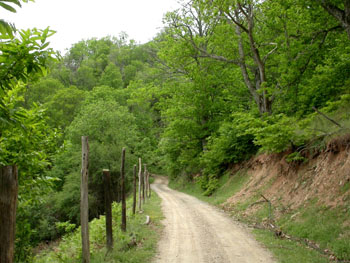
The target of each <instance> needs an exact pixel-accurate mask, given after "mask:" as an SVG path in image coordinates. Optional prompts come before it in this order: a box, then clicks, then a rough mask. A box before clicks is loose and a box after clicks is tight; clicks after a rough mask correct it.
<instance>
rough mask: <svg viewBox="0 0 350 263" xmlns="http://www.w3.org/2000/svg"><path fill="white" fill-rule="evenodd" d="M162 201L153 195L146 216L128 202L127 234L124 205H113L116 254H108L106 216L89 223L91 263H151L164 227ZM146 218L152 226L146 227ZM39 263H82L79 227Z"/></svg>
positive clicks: (37, 262) (39, 256)
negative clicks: (124, 228) (122, 218)
mask: <svg viewBox="0 0 350 263" xmlns="http://www.w3.org/2000/svg"><path fill="white" fill-rule="evenodd" d="M160 202H161V200H160V198H159V197H158V196H157V195H156V194H155V193H154V192H153V193H152V197H151V199H150V200H148V201H147V203H146V204H145V205H144V213H142V214H139V213H136V215H132V211H131V206H132V200H131V199H129V200H128V201H127V207H129V209H128V210H127V232H126V233H123V232H121V230H120V222H121V205H120V204H116V203H113V208H112V213H113V238H114V248H113V251H111V252H109V253H107V250H106V247H105V244H106V233H105V217H104V216H100V218H98V219H94V220H92V221H91V222H90V224H89V230H90V252H91V261H90V262H91V263H94V262H95V263H100V262H109V263H117V262H130V263H132V262H134V263H139V262H145V263H146V262H151V259H152V258H153V257H154V255H155V253H156V248H157V241H158V238H159V232H160V230H161V228H162V225H161V223H160V220H161V219H162V218H163V215H162V212H161V206H160ZM146 215H149V216H150V218H151V223H150V224H149V225H145V224H144V223H145V221H146ZM34 262H36V263H48V262H60V263H61V262H64V263H73V262H74V263H75V262H81V234H80V228H78V229H77V230H76V231H74V232H73V233H71V234H68V235H66V236H64V237H63V238H62V241H61V242H60V243H59V244H58V245H57V246H55V247H52V248H50V249H48V250H46V251H43V252H42V253H40V254H39V255H37V256H36V257H35V259H34Z"/></svg>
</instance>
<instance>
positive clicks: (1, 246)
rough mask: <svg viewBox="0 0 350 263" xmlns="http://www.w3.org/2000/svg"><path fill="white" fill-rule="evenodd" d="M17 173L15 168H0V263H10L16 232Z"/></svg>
mask: <svg viewBox="0 0 350 263" xmlns="http://www.w3.org/2000/svg"><path fill="white" fill-rule="evenodd" d="M17 194H18V173H17V167H16V166H4V167H0V262H1V263H12V262H13V256H14V244H15V232H16V206H17Z"/></svg>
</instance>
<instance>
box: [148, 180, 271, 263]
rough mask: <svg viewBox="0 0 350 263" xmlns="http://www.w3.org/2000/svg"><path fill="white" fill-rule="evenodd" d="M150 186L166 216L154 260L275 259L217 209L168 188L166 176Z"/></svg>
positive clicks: (248, 262)
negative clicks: (160, 200) (159, 198)
mask: <svg viewBox="0 0 350 263" xmlns="http://www.w3.org/2000/svg"><path fill="white" fill-rule="evenodd" d="M152 188H153V190H154V191H156V192H157V194H158V195H159V196H160V197H161V198H162V209H163V213H164V216H165V220H164V221H163V223H164V225H165V229H164V234H163V236H162V238H161V240H160V242H159V245H158V256H157V258H156V260H155V262H157V263H158V262H161V263H174V262H178V263H196V262H198V263H199V262H200V263H203V262H205V263H206V262H208V263H209V262H210V263H213V262H218V263H219V262H220V263H226V262H235V263H245V262H246V263H256V262H269V263H270V262H274V260H273V258H272V256H271V255H270V253H269V252H267V251H266V250H265V249H263V248H262V247H261V246H260V245H259V244H258V243H257V241H255V240H254V238H253V237H252V236H251V234H250V233H249V232H248V231H247V230H246V229H244V227H243V226H241V225H240V224H238V223H235V222H234V221H233V220H232V218H229V217H228V216H226V215H225V214H224V213H223V212H221V211H220V210H219V209H216V208H215V207H212V206H210V205H208V204H206V203H204V202H202V201H199V200H198V199H196V198H194V197H192V196H189V195H186V194H184V193H180V192H178V191H174V190H172V189H169V188H168V186H167V179H166V178H165V177H157V178H156V180H155V182H154V183H153V185H152Z"/></svg>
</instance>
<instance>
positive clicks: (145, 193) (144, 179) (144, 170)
mask: <svg viewBox="0 0 350 263" xmlns="http://www.w3.org/2000/svg"><path fill="white" fill-rule="evenodd" d="M143 166H144V168H143V184H144V186H145V187H144V193H143V195H144V198H145V200H146V199H147V198H148V189H147V188H148V186H147V165H146V164H144V165H143Z"/></svg>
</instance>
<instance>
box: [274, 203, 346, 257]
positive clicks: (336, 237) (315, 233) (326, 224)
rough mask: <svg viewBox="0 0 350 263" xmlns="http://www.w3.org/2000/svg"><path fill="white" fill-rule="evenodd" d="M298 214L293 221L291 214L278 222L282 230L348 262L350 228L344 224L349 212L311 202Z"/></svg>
mask: <svg viewBox="0 0 350 263" xmlns="http://www.w3.org/2000/svg"><path fill="white" fill-rule="evenodd" d="M298 212H299V214H298V215H297V216H295V218H294V219H293V220H291V214H287V215H284V216H283V217H282V218H281V219H280V220H279V221H278V224H279V226H280V227H281V228H282V230H284V231H286V232H287V233H289V234H291V235H293V236H297V237H299V238H307V239H309V240H313V241H316V242H317V243H318V244H319V245H320V247H321V249H326V248H328V249H330V250H331V251H333V252H334V253H335V255H336V256H337V258H338V259H340V260H350V226H346V224H345V222H346V221H347V220H348V218H349V210H346V209H340V208H338V209H329V208H328V207H322V206H317V205H316V204H314V203H313V202H311V203H310V205H309V206H308V207H307V208H302V209H300V210H299V211H298ZM294 213H295V211H294Z"/></svg>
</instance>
